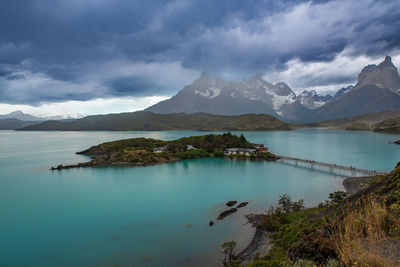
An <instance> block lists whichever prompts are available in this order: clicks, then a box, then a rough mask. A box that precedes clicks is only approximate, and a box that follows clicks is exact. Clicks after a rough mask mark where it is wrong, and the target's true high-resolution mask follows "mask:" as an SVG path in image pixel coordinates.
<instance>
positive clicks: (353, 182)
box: [343, 176, 377, 196]
mask: <svg viewBox="0 0 400 267" xmlns="http://www.w3.org/2000/svg"><path fill="white" fill-rule="evenodd" d="M376 177H377V176H362V177H348V178H346V179H344V180H343V187H344V189H345V190H346V192H347V194H348V195H349V196H351V195H354V194H355V193H357V192H358V191H360V190H362V189H365V188H367V187H368V185H369V182H370V181H371V180H373V179H374V178H376Z"/></svg>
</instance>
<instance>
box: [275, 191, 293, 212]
mask: <svg viewBox="0 0 400 267" xmlns="http://www.w3.org/2000/svg"><path fill="white" fill-rule="evenodd" d="M278 205H279V206H280V207H281V208H282V210H283V212H285V213H287V212H290V210H291V209H292V201H291V198H290V196H289V195H287V194H284V195H283V196H279V200H278Z"/></svg>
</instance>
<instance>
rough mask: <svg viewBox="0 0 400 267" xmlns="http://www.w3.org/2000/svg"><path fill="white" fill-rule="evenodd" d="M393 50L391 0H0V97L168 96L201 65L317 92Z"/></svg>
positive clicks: (396, 38)
mask: <svg viewBox="0 0 400 267" xmlns="http://www.w3.org/2000/svg"><path fill="white" fill-rule="evenodd" d="M399 48H400V2H399V1H396V0H394V1H384V0H381V1H380V0H374V1H372V0H363V1H355V0H352V1H349V0H335V1H289V0H286V1H285V0H270V1H267V0H258V1H257V0H249V1H240V0H220V1H211V0H202V1H194V0H175V1H165V0H135V1H128V0H70V1H62V0H32V1H14V0H3V1H1V2H0V103H7V104H28V105H33V106H35V105H41V104H43V103H51V102H63V101H70V100H78V101H79V100H90V99H98V98H110V99H111V98H115V97H135V96H140V97H147V96H168V95H171V94H174V93H176V92H177V91H178V90H179V89H181V88H182V87H183V86H184V85H186V84H189V83H191V82H192V81H193V79H195V78H196V77H197V76H198V75H200V73H201V72H202V71H207V72H209V73H211V74H214V75H221V76H231V77H246V76H250V75H254V74H258V73H262V74H263V76H264V77H265V78H266V79H272V81H273V82H276V81H275V80H278V79H279V80H283V81H286V82H288V83H289V85H291V86H292V87H294V89H298V90H299V88H304V89H306V88H308V87H313V88H322V89H321V90H324V89H323V88H325V89H326V88H328V87H329V88H334V87H338V86H340V85H342V84H346V83H352V82H354V81H355V80H354V79H355V75H356V72H357V71H359V70H360V68H361V67H362V66H363V65H362V64H365V63H366V62H367V61H369V60H375V61H378V60H379V59H382V58H383V57H384V56H385V55H386V54H390V55H392V56H397V55H400V52H399V51H400V49H399ZM340 62H345V63H346V64H345V65H346V66H347V67H348V68H349V70H348V71H346V70H344V69H343V68H341V67H340ZM336 63H337V64H336ZM352 63H353V64H352ZM371 63H374V62H371ZM321 64H322V65H321ZM324 64H325V65H324ZM329 64H333V66H336V67H331V68H328V69H329V73H327V72H324V71H323V70H322V69H321V68H322V67H321V66H328V65H329ZM335 64H336V65H335ZM318 66H319V67H320V69H318ZM315 67H317V71H314V72H313V70H315ZM337 89H339V88H337ZM329 90H330V89H329ZM325 91H326V90H325Z"/></svg>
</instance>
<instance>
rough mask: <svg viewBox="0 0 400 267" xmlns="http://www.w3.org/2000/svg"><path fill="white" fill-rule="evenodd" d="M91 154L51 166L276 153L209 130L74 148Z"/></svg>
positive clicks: (268, 156) (135, 163) (140, 163)
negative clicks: (81, 159)
mask: <svg viewBox="0 0 400 267" xmlns="http://www.w3.org/2000/svg"><path fill="white" fill-rule="evenodd" d="M77 154H80V155H88V156H91V157H92V159H91V160H90V161H88V162H84V163H78V164H72V165H58V166H56V167H51V170H62V169H70V168H80V167H96V166H112V165H127V166H149V165H155V164H161V163H167V162H174V161H178V160H185V159H197V158H207V157H218V158H229V159H246V160H258V161H260V160H264V161H275V160H278V159H279V157H278V156H276V155H274V154H272V153H270V152H268V148H267V147H265V146H264V145H263V144H253V143H250V142H248V141H247V140H246V138H245V137H244V136H243V135H240V136H237V135H234V134H231V133H224V134H208V135H201V136H191V137H183V138H180V139H177V140H172V141H164V140H157V139H152V138H131V139H124V140H118V141H113V142H107V143H103V144H100V145H97V146H92V147H91V148H89V149H87V150H84V151H81V152H77Z"/></svg>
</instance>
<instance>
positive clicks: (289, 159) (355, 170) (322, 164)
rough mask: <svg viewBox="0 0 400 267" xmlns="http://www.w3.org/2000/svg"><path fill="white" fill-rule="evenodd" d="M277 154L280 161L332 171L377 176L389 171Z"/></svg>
mask: <svg viewBox="0 0 400 267" xmlns="http://www.w3.org/2000/svg"><path fill="white" fill-rule="evenodd" d="M277 156H278V157H279V158H280V159H279V161H281V162H284V163H294V164H296V165H298V163H303V164H305V165H306V167H308V168H312V169H317V167H325V168H328V169H329V170H330V171H333V170H341V171H346V172H351V173H352V174H361V175H365V176H376V175H385V174H387V172H382V171H375V170H365V169H359V168H355V167H353V166H342V165H337V164H331V163H326V162H320V161H315V160H308V159H301V158H293V157H286V156H280V155H277Z"/></svg>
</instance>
